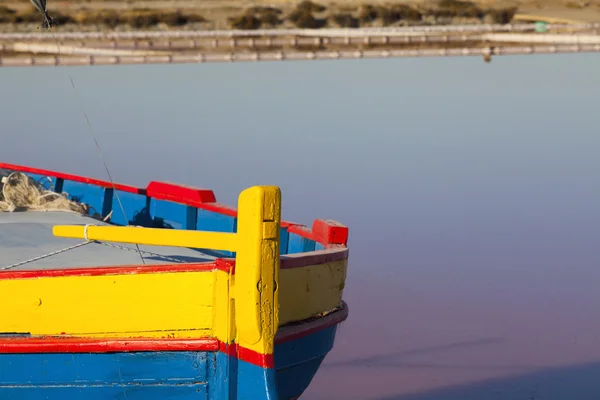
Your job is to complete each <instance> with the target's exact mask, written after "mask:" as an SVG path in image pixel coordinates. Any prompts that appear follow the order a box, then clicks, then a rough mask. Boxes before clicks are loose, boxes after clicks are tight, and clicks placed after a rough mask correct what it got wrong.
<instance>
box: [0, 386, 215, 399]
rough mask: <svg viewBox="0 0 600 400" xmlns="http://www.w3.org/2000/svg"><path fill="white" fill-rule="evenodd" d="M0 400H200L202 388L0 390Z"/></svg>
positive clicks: (64, 387) (81, 387)
mask: <svg viewBox="0 0 600 400" xmlns="http://www.w3.org/2000/svg"><path fill="white" fill-rule="evenodd" d="M0 399H2V400H42V399H43V400H79V399H81V400H203V399H208V395H207V388H206V385H205V384H177V383H171V384H168V385H164V386H151V385H138V384H135V385H128V386H122V385H117V386H80V385H77V386H58V387H57V386H51V387H39V386H38V387H14V388H3V387H0Z"/></svg>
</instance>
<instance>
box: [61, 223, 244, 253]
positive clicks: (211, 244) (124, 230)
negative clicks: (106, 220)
mask: <svg viewBox="0 0 600 400" xmlns="http://www.w3.org/2000/svg"><path fill="white" fill-rule="evenodd" d="M84 231H85V227H84V226H78V225H56V226H54V228H53V229H52V233H53V234H54V236H60V237H65V238H76V239H84V238H85V236H86V235H85V232H84ZM87 239H89V240H100V241H106V242H119V243H132V244H142V245H148V246H173V247H192V248H202V249H213V250H222V251H237V238H236V234H235V233H224V232H204V231H188V230H179V229H162V228H135V227H127V226H125V227H124V226H93V225H90V226H88V227H87Z"/></svg>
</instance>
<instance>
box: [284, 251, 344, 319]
mask: <svg viewBox="0 0 600 400" xmlns="http://www.w3.org/2000/svg"><path fill="white" fill-rule="evenodd" d="M346 268H347V259H344V260H339V261H334V262H330V263H326V264H316V265H311V266H307V267H300V268H283V269H281V271H280V272H279V304H280V308H279V321H280V323H281V324H286V323H288V322H292V321H301V320H304V319H307V318H310V317H313V316H316V315H318V314H319V313H321V312H324V311H328V310H333V309H334V308H336V307H339V306H340V304H341V303H342V293H343V289H344V282H345V281H346Z"/></svg>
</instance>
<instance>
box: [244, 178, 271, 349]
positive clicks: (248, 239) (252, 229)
mask: <svg viewBox="0 0 600 400" xmlns="http://www.w3.org/2000/svg"><path fill="white" fill-rule="evenodd" d="M280 222H281V192H280V190H279V188H278V187H275V186H255V187H252V188H249V189H246V190H244V191H243V192H242V193H241V194H240V197H239V201H238V228H237V235H238V237H237V244H238V250H237V254H236V266H235V291H234V298H235V322H236V328H237V343H238V344H239V345H240V346H242V347H245V348H248V349H251V350H254V351H256V352H258V353H262V354H273V346H274V338H275V334H276V333H277V326H278V325H279V295H278V288H277V286H278V282H279V235H280Z"/></svg>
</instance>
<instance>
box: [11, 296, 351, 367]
mask: <svg viewBox="0 0 600 400" xmlns="http://www.w3.org/2000/svg"><path fill="white" fill-rule="evenodd" d="M347 317H348V306H347V305H346V303H343V308H342V309H341V310H340V311H337V312H335V313H333V314H330V315H328V316H325V317H323V318H319V319H316V320H314V321H310V322H305V323H302V324H298V325H294V326H287V327H283V328H280V329H279V332H278V333H277V336H276V337H275V343H276V344H277V343H284V342H287V341H290V340H296V339H299V338H302V337H304V336H307V335H310V334H312V333H315V332H318V331H319V330H322V329H326V328H329V327H330V326H332V325H335V324H339V323H340V322H342V321H344V320H345V319H346V318H347ZM132 351H221V352H223V353H226V354H228V355H230V356H233V357H237V358H238V359H240V360H242V361H245V362H248V363H251V364H254V365H257V366H260V367H263V368H274V365H275V361H274V357H273V354H261V353H258V352H256V351H254V350H250V349H247V348H245V347H241V346H239V345H238V344H237V343H231V344H229V345H227V344H226V343H224V342H222V341H219V340H218V339H215V338H196V339H173V338H159V339H157V338H130V339H129V338H128V339H105V338H99V339H96V338H74V337H57V336H46V337H34V338H29V337H27V338H23V337H15V338H2V339H0V354H3V353H4V354H7V353H13V354H14V353H115V352H132Z"/></svg>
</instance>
